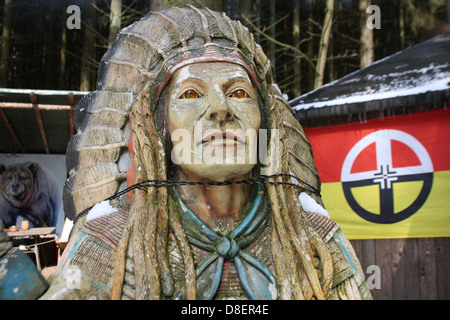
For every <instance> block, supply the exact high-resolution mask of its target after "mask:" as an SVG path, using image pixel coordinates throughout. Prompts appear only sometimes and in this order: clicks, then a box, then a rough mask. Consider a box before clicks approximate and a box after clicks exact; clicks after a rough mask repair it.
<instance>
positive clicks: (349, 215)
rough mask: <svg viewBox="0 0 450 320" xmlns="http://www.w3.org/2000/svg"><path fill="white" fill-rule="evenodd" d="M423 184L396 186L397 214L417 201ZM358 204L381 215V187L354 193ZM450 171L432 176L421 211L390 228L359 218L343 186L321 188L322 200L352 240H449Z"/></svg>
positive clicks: (354, 190)
mask: <svg viewBox="0 0 450 320" xmlns="http://www.w3.org/2000/svg"><path fill="white" fill-rule="evenodd" d="M422 184H423V182H420V181H419V182H415V181H411V182H397V183H394V184H393V195H394V212H400V211H401V210H404V209H405V208H407V207H408V206H409V205H411V203H413V201H414V200H415V199H416V198H417V196H418V194H419V193H420V190H421V188H422ZM352 193H353V196H354V198H355V200H356V201H357V202H358V203H360V204H361V205H362V204H364V209H366V210H368V211H370V212H372V213H374V214H380V212H379V211H380V204H379V189H378V186H375V185H374V186H368V187H358V188H353V189H352ZM449 195H450V171H439V172H434V174H433V185H432V188H431V192H430V194H429V196H428V198H427V200H426V201H425V203H424V204H423V205H422V207H421V208H420V209H419V210H418V211H417V212H416V213H414V214H413V215H412V216H410V217H409V218H407V219H405V220H402V221H400V222H396V223H391V224H379V223H374V222H369V221H367V220H364V219H363V218H361V217H360V216H358V215H357V214H356V213H355V212H354V211H353V209H352V208H351V207H350V205H349V204H348V203H347V200H346V198H345V196H344V192H343V189H342V183H341V182H333V183H324V184H322V200H323V202H324V205H325V208H326V209H327V211H328V213H329V214H330V216H331V218H332V219H333V220H335V221H336V222H337V223H338V224H339V225H340V226H341V228H342V230H343V231H344V233H345V235H346V236H347V237H348V238H349V239H381V238H407V237H410V238H415V237H449V236H450V201H449Z"/></svg>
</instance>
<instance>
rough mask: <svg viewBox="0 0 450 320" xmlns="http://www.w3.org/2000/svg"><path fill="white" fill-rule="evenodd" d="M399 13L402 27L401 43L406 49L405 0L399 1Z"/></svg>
mask: <svg viewBox="0 0 450 320" xmlns="http://www.w3.org/2000/svg"><path fill="white" fill-rule="evenodd" d="M398 6H399V14H398V24H399V29H400V45H401V49H402V50H404V49H405V48H406V42H405V37H406V32H405V3H404V0H401V1H400V3H399V5H398Z"/></svg>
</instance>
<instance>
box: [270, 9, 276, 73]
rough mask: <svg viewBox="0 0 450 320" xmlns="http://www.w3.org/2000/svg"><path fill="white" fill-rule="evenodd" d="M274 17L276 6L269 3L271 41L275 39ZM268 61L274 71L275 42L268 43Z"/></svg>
mask: <svg viewBox="0 0 450 320" xmlns="http://www.w3.org/2000/svg"><path fill="white" fill-rule="evenodd" d="M275 15H276V5H275V1H270V18H269V20H270V30H269V35H270V37H271V38H272V39H275V38H276V35H277V33H276V27H275V20H276V19H275ZM269 59H270V62H271V63H272V67H273V69H274V70H275V68H276V54H275V42H273V41H270V43H269Z"/></svg>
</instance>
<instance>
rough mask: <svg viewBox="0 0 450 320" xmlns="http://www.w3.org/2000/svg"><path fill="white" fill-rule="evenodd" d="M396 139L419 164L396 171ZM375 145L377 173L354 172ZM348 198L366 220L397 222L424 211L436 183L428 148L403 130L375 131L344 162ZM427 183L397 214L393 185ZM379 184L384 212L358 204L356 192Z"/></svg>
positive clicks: (357, 145)
mask: <svg viewBox="0 0 450 320" xmlns="http://www.w3.org/2000/svg"><path fill="white" fill-rule="evenodd" d="M392 140H396V141H399V142H401V143H403V144H405V145H406V146H408V147H409V148H410V149H411V150H412V151H413V152H414V153H415V154H416V156H417V158H418V159H419V160H420V164H419V165H415V166H409V167H398V168H394V166H393V159H392ZM372 143H375V150H376V163H377V168H378V169H377V170H372V171H365V172H356V173H354V172H352V171H351V170H352V166H353V163H354V162H355V160H356V158H357V157H358V155H359V154H360V153H361V152H362V151H363V150H364V149H365V148H366V147H368V146H369V145H371V144H372ZM341 181H342V187H343V190H344V195H345V198H346V200H347V202H348V203H349V205H350V206H351V208H352V209H353V210H354V211H355V212H356V213H357V214H358V215H359V216H360V217H361V218H363V219H365V220H367V221H370V222H374V223H384V224H388V223H396V222H399V221H402V220H404V219H406V218H408V217H410V216H411V215H413V214H414V213H416V212H417V210H419V209H420V207H421V206H422V205H423V204H424V203H425V201H426V199H427V197H428V195H429V193H430V191H431V185H432V182H433V164H432V162H431V158H430V156H429V155H428V152H427V150H426V149H425V147H424V146H423V145H422V144H421V143H420V142H419V141H418V140H417V139H416V138H415V137H413V136H412V135H410V134H408V133H406V132H403V131H400V130H379V131H375V132H373V133H371V134H369V135H367V136H365V137H364V138H363V139H361V140H360V141H359V142H357V143H356V144H355V145H354V146H353V148H352V149H351V150H350V152H349V153H348V154H347V157H346V159H345V161H344V164H343V166H342V171H341ZM409 181H423V186H422V189H421V191H420V193H419V195H418V196H417V198H416V199H414V201H413V202H412V203H411V204H410V205H409V206H408V207H407V208H405V209H403V210H402V211H400V212H394V202H395V197H394V192H393V185H394V184H395V183H399V182H409ZM371 185H378V186H379V191H380V199H379V201H380V213H379V214H376V213H373V212H370V211H368V210H366V209H365V208H364V206H363V205H364V204H360V203H358V202H357V201H356V199H355V197H354V195H353V192H352V189H353V188H357V187H363V186H371Z"/></svg>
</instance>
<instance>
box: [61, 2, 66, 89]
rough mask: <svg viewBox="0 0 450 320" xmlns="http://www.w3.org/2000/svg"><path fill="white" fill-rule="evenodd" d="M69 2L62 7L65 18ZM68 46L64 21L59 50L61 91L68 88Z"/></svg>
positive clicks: (64, 22)
mask: <svg viewBox="0 0 450 320" xmlns="http://www.w3.org/2000/svg"><path fill="white" fill-rule="evenodd" d="M66 9H67V2H66V1H64V3H63V6H62V14H63V17H64V16H65V14H66ZM66 46H67V27H66V21H65V20H64V19H63V23H62V27H61V46H60V48H59V89H65V86H66Z"/></svg>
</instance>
